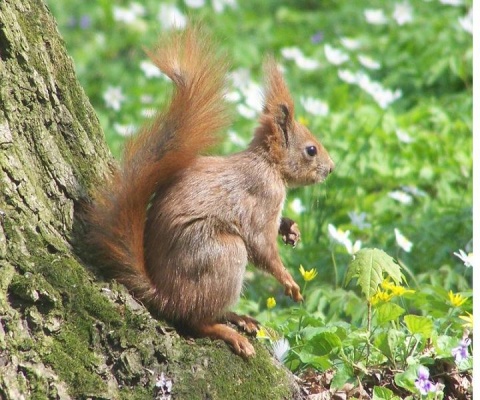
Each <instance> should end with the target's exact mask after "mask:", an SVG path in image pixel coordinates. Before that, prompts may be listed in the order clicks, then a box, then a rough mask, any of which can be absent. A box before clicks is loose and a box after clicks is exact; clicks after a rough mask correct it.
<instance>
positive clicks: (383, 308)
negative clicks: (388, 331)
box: [375, 303, 405, 325]
mask: <svg viewBox="0 0 480 400" xmlns="http://www.w3.org/2000/svg"><path fill="white" fill-rule="evenodd" d="M375 311H376V312H375V314H376V318H377V323H378V324H379V325H383V324H385V323H387V322H390V321H393V320H395V319H397V318H398V317H400V316H401V315H403V314H404V313H405V310H404V309H403V308H402V307H400V306H399V305H397V304H395V303H383V304H382V305H380V306H378V307H377V308H376V309H375Z"/></svg>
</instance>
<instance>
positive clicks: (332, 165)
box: [328, 160, 335, 174]
mask: <svg viewBox="0 0 480 400" xmlns="http://www.w3.org/2000/svg"><path fill="white" fill-rule="evenodd" d="M334 169H335V163H334V162H333V161H332V160H330V168H329V169H328V173H329V174H331V173H332V172H333V170H334Z"/></svg>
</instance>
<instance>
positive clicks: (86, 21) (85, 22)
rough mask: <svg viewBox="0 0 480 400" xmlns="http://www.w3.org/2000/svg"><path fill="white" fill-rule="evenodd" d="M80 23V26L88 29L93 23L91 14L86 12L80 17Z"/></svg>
mask: <svg viewBox="0 0 480 400" xmlns="http://www.w3.org/2000/svg"><path fill="white" fill-rule="evenodd" d="M78 24H79V25H80V28H82V29H88V28H90V26H91V25H92V19H91V18H90V16H89V15H86V14H84V15H82V16H81V17H80V21H79V22H78Z"/></svg>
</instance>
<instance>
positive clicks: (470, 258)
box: [453, 249, 473, 268]
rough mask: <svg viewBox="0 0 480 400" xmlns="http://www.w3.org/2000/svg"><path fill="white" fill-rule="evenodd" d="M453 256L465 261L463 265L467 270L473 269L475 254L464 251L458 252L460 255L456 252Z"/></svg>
mask: <svg viewBox="0 0 480 400" xmlns="http://www.w3.org/2000/svg"><path fill="white" fill-rule="evenodd" d="M453 255H455V256H457V257H458V258H459V259H460V260H462V261H463V265H465V266H466V267H467V268H470V267H473V253H468V254H467V253H465V252H464V251H463V250H462V249H460V250H458V253H456V252H454V253H453Z"/></svg>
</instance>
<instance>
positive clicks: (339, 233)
mask: <svg viewBox="0 0 480 400" xmlns="http://www.w3.org/2000/svg"><path fill="white" fill-rule="evenodd" d="M328 234H329V235H330V237H331V238H332V239H333V240H335V241H336V242H338V243H340V244H343V245H345V242H346V241H349V240H350V239H349V238H348V236H349V235H350V231H343V230H342V229H337V228H336V227H335V225H332V224H328Z"/></svg>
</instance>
